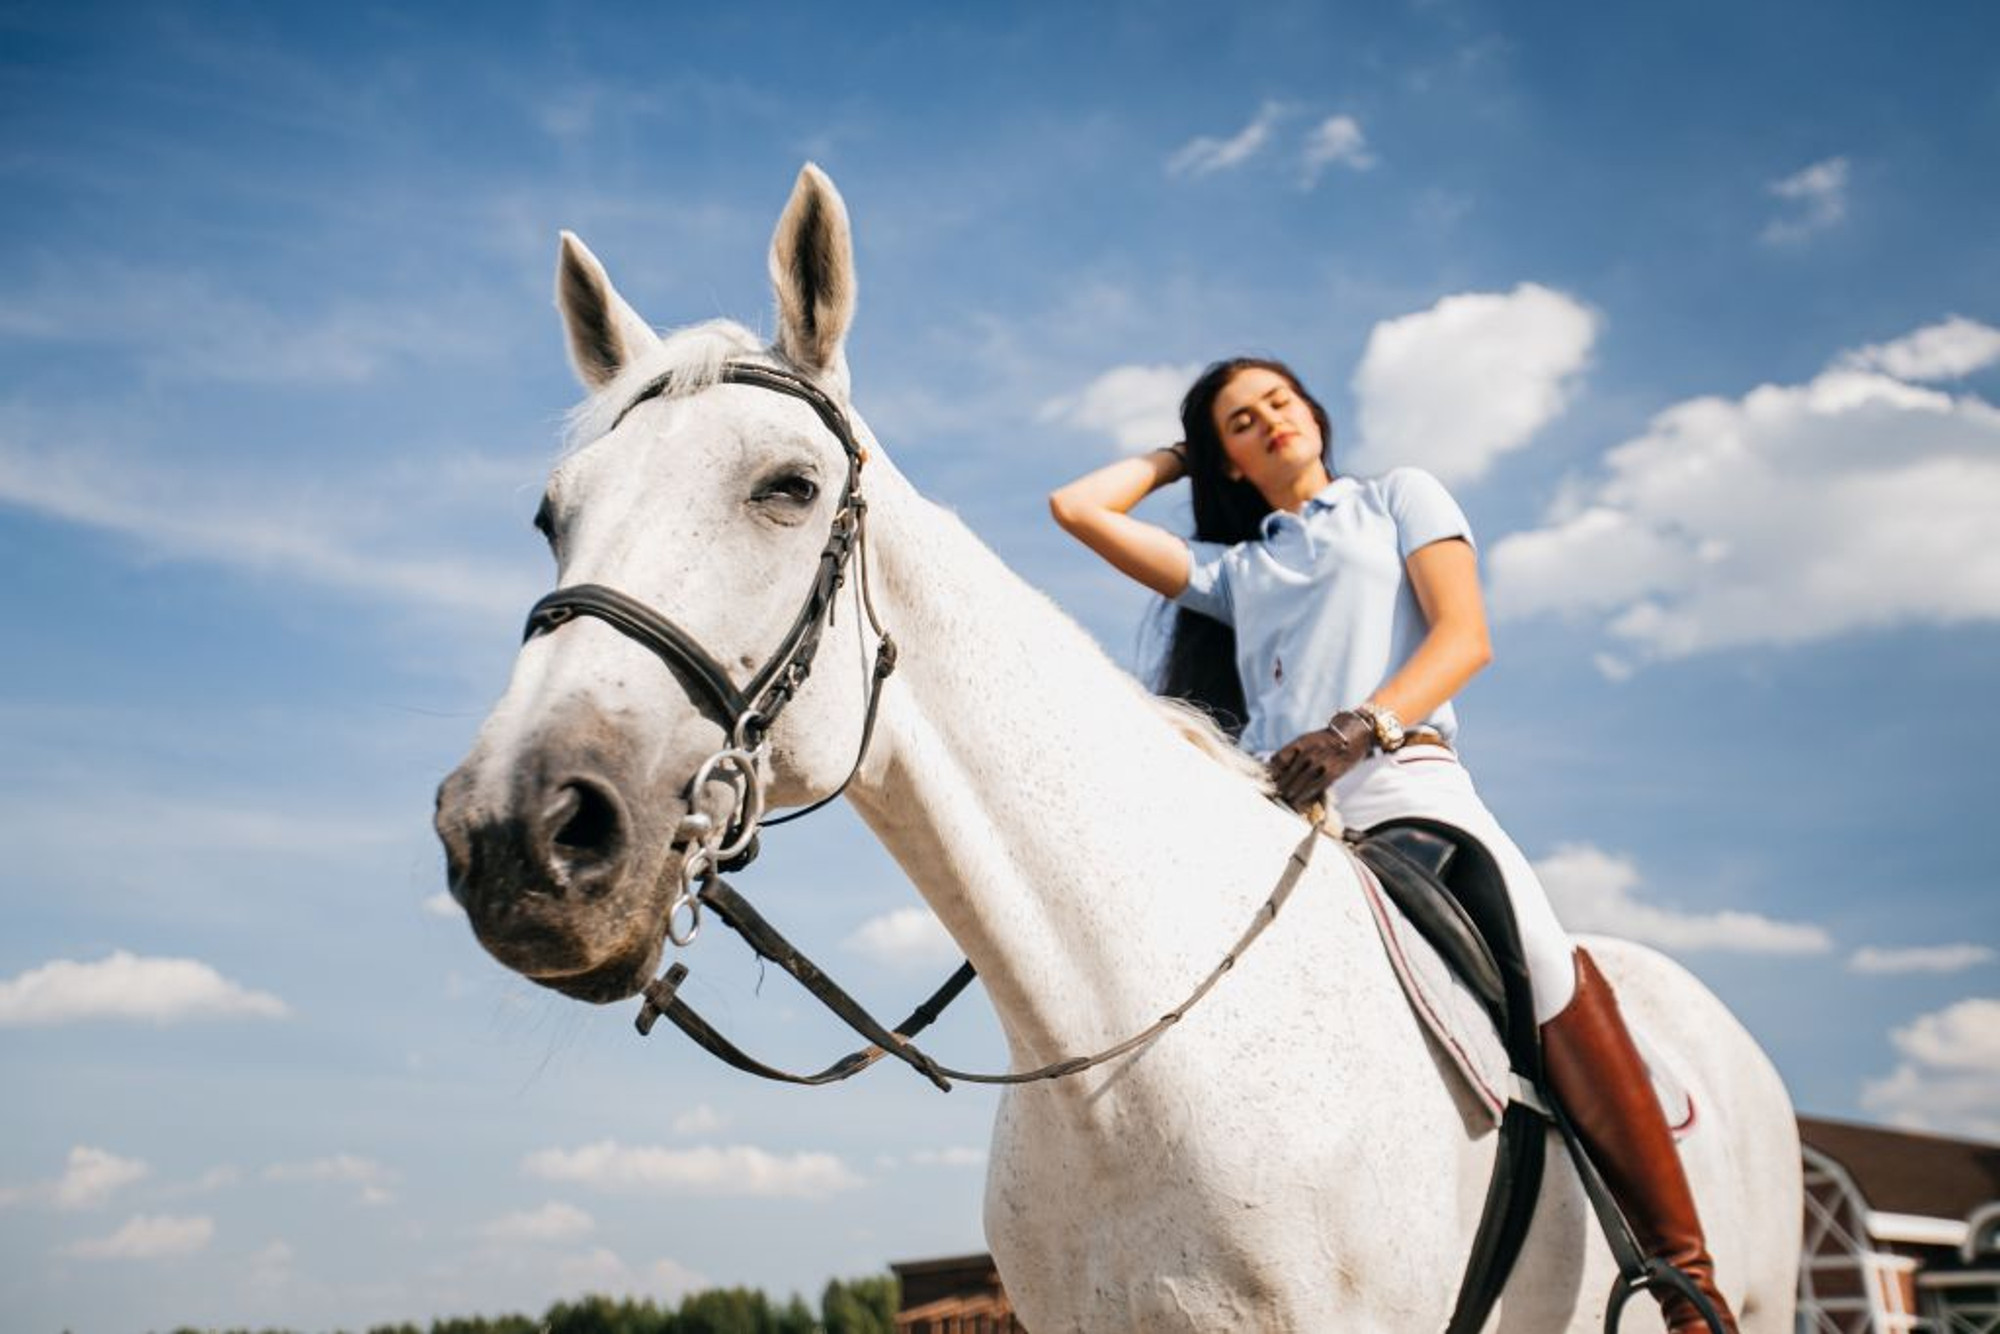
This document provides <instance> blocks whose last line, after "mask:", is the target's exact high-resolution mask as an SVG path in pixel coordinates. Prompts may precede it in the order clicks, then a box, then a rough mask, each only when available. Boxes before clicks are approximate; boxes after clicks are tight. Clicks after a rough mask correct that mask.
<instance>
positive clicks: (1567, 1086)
mask: <svg viewBox="0 0 2000 1334" xmlns="http://www.w3.org/2000/svg"><path fill="white" fill-rule="evenodd" d="M1181 429H1182V432H1183V436H1182V442H1181V443H1180V444H1177V445H1174V446H1172V447H1170V448H1166V449H1158V450H1154V451H1153V452H1152V453H1150V454H1145V455H1141V456H1139V457H1136V458H1126V459H1121V460H1119V461H1118V462H1116V463H1113V464H1110V465H1109V466H1107V467H1104V468H1100V469H1098V470H1097V471H1095V472H1092V473H1090V474H1088V475H1087V476H1084V477H1082V478H1079V479H1078V480H1076V481H1074V482H1071V483H1070V484H1069V485H1067V486H1065V487H1063V488H1062V489H1061V490H1059V491H1057V492H1055V494H1053V495H1052V496H1050V497H1049V508H1050V510H1051V511H1052V512H1053V514H1054V515H1055V518H1056V522H1057V523H1059V524H1061V525H1062V527H1063V528H1064V529H1065V530H1066V531H1068V532H1069V533H1070V534H1072V535H1073V536H1075V537H1076V538H1078V539H1079V540H1081V541H1082V542H1083V543H1084V544H1085V545H1086V546H1088V547H1089V548H1090V549H1091V550H1093V551H1095V552H1096V553H1097V554H1098V555H1100V556H1102V557H1103V558H1104V559H1105V560H1107V561H1109V562H1110V563H1111V564H1112V565H1113V566H1115V567H1116V568H1117V569H1118V570H1120V571H1121V572H1123V573H1124V574H1126V575H1128V576H1130V577H1131V578H1133V579H1135V580H1137V581H1138V582H1139V583H1142V584H1144V585H1145V586H1146V587H1148V588H1150V589H1152V590H1153V591H1154V592H1156V593H1158V594H1160V595H1161V596H1162V597H1165V598H1168V599H1171V600H1172V601H1173V602H1175V603H1177V604H1178V607H1179V610H1178V611H1177V612H1176V615H1175V622H1174V627H1173V633H1172V637H1171V640H1170V642H1169V645H1168V650H1167V657H1166V663H1165V667H1164V670H1163V672H1162V678H1163V679H1162V682H1161V685H1162V688H1163V690H1164V692H1165V693H1167V694H1170V695H1176V696H1180V697H1182V698H1186V699H1190V700H1193V701H1194V702H1196V703H1199V704H1202V705H1205V706H1207V707H1208V708H1209V709H1210V710H1211V711H1213V712H1214V713H1215V714H1216V715H1217V716H1218V717H1219V718H1221V719H1222V720H1223V721H1225V723H1233V724H1235V725H1238V726H1240V728H1241V733H1240V736H1239V738H1238V739H1239V742H1240V744H1241V745H1242V746H1243V748H1244V749H1246V750H1248V751H1250V752H1252V753H1253V754H1256V755H1259V756H1262V757H1267V759H1268V765H1269V770H1270V776H1271V781H1272V784H1273V786H1274V788H1275V789H1276V791H1277V793H1278V795H1279V796H1280V797H1282V798H1283V799H1284V800H1285V801H1286V802H1287V803H1288V804H1290V805H1291V806H1292V807H1293V808H1294V809H1297V810H1304V809H1305V808H1306V807H1308V806H1310V805H1311V804H1312V803H1314V802H1316V801H1318V800H1320V799H1321V798H1322V797H1323V796H1325V795H1328V790H1329V789H1331V797H1332V800H1333V803H1334V805H1335V807H1336V808H1337V809H1338V810H1339V811H1340V814H1341V817H1342V819H1343V820H1344V821H1345V822H1346V823H1347V824H1348V825H1350V826H1352V827H1355V828H1363V829H1365V828H1370V827H1372V826H1374V825H1377V824H1380V823H1382V822H1384V821H1386V820H1391V819H1395V818H1398V817H1403V816H1427V817H1429V818H1432V819H1437V820H1442V821H1444V822H1446V823H1449V824H1452V825H1455V826H1457V827H1458V828H1461V829H1464V830H1466V831H1468V832H1470V833H1471V834H1473V835H1474V836H1476V837H1477V838H1478V839H1479V840H1480V842H1482V843H1483V844H1484V845H1485V846H1486V848H1487V849H1488V850H1489V851H1490V852H1491V853H1492V854H1493V857H1494V859H1495V860H1496V861H1497V862H1498V863H1499V865H1500V869H1501V871H1502V873H1503V874H1504V876H1505V878H1506V882H1507V888H1508V894H1509V897H1510V899H1511V900H1512V903H1513V908H1514V914H1515V917H1516V919H1517V921H1518V923H1519V926H1520V934H1521V940H1522V945H1523V948H1524V951H1525V953H1526V955H1527V962H1528V971H1529V980H1530V985H1531V989H1532V991H1533V994H1534V1008H1535V1020H1536V1022H1537V1023H1539V1024H1540V1025H1541V1026H1542V1040H1543V1047H1544V1056H1545V1061H1546V1066H1547V1070H1548V1077H1549V1082H1550V1083H1551V1085H1553V1086H1554V1088H1555V1091H1556V1094H1557V1096H1558V1097H1559V1098H1560V1099H1561V1100H1562V1102H1563V1105H1564V1106H1565V1107H1566V1108H1567V1109H1568V1110H1569V1112H1570V1115H1571V1117H1572V1119H1573V1120H1574V1122H1575V1124H1576V1127H1577V1130H1578V1132H1579V1133H1580V1134H1581V1135H1582V1136H1583V1139H1584V1142H1585V1143H1586V1144H1587V1145H1588V1146H1589V1148H1590V1151H1591V1155H1592V1157H1593V1159H1594V1160H1595V1161H1596V1162H1597V1163H1598V1165H1599V1167H1600V1168H1601V1170H1602V1171H1603V1173H1604V1176H1605V1178H1606V1180H1607V1182H1608V1183H1609V1184H1610V1186H1611V1188H1612V1191H1613V1193H1614V1194H1615V1195H1616V1196H1617V1198H1618V1201H1619V1204H1620V1207H1621V1208H1622V1209H1623V1211H1624V1213H1625V1215H1626V1217H1627V1219H1628V1220H1629V1221H1630V1222H1631V1224H1632V1226H1633V1228H1634V1230H1635V1232H1636V1233H1637V1235H1638V1237H1639V1239H1640V1243H1641V1245H1642V1246H1644V1247H1645V1249H1646V1251H1647V1253H1648V1254H1649V1255H1652V1256H1657V1257H1659V1258H1661V1259H1665V1260H1667V1261H1668V1262H1670V1263H1672V1264H1673V1265H1674V1266H1676V1267H1677V1268H1679V1269H1680V1270H1681V1271H1682V1272H1683V1273H1685V1274H1687V1276H1688V1277H1689V1278H1690V1279H1692V1280H1694V1282H1695V1283H1696V1284H1698V1285H1699V1286H1700V1287H1701V1290H1702V1292H1703V1293H1704V1295H1706V1296H1707V1297H1708V1299H1709V1301H1710V1302H1712V1303H1713V1304H1714V1305H1715V1308H1716V1310H1717V1311H1719V1312H1721V1313H1722V1314H1723V1320H1724V1324H1725V1327H1726V1328H1727V1329H1729V1330H1730V1331H1734V1330H1735V1328H1736V1325H1735V1321H1734V1318H1733V1317H1732V1316H1730V1314H1729V1308H1728V1307H1727V1305H1726V1304H1725V1303H1724V1302H1723V1300H1722V1297H1721V1295H1720V1294H1719V1293H1718V1292H1717V1291H1716V1288H1715V1283H1714V1264H1713V1261H1712V1260H1711V1259H1710V1257H1709V1254H1708V1248H1707V1245H1706V1243H1705V1242H1704V1240H1703V1238H1702V1233H1701V1224H1700V1220H1699V1218H1698V1217H1697V1215H1696V1213H1695V1206H1694V1200H1693V1197H1692V1195H1691V1193H1690V1192H1689V1190H1688V1184H1687V1177H1686V1175H1685V1173H1684V1172H1683V1171H1682V1168H1681V1163H1680V1156H1679V1153H1678V1152H1677V1151H1676V1149H1675V1148H1674V1142H1673V1136H1672V1134H1671V1133H1670V1131H1669V1130H1668V1128H1667V1124H1666V1120H1665V1118H1664V1117H1663V1116H1662V1115H1661V1112H1660V1108H1659V1104H1658V1102H1657V1101H1656V1100H1655V1099H1654V1096H1653V1092H1652V1086H1651V1083H1650V1080H1649V1079H1648V1076H1647V1074H1646V1070H1645V1066H1644V1064H1643V1063H1642V1061H1641V1059H1640V1057H1639V1055H1638V1052H1637V1051H1636V1049H1635V1048H1634V1047H1633V1045H1632V1039H1631V1037H1630V1035H1629V1034H1628V1032H1627V1031H1626V1028H1625V1024H1624V1021H1623V1019H1622V1018H1621V1017H1620V1015H1619V1012H1618V1006H1617V1002H1616V1000H1615V998H1614V997H1613V996H1612V994H1611V990H1610V988H1609V986H1608V985H1607V984H1606V983H1605V981H1604V978H1603V976H1602V975H1601V974H1600V973H1599V972H1598V971H1597V968H1596V965H1595V964H1594V963H1593V962H1592V961H1591V958H1590V956H1589V954H1588V953H1586V952H1585V951H1583V950H1580V949H1577V948H1576V947H1575V946H1574V945H1573V944H1572V942H1571V941H1570V939H1569V937H1568V935H1567V933H1565V932H1564V930H1563V929H1562V926H1561V924H1560V923H1559V922H1557V920H1556V917H1555V913H1554V912H1553V911H1552V910H1551V909H1550V907H1549V901H1548V896H1547V894H1545V893H1544V892H1543V890H1542V887H1541V884H1540V882H1539V881H1538V880H1537V879H1536V878H1535V873H1534V870H1533V869H1532V868H1531V867H1530V866H1529V864H1528V861H1527V859H1526V858H1525V857H1524V856H1522V855H1521V852H1520V850H1519V849H1518V848H1516V847H1515V846H1514V844H1513V841H1512V840H1511V839H1509V838H1508V837H1507V835H1506V834H1505V833H1504V832H1503V831H1502V830H1501V828H1500V826H1499V824H1498V823H1497V822H1496V821H1495V820H1494V818H1493V816H1492V814H1491V813H1490V812H1489V811H1488V810H1487V809H1486V806H1485V804H1484V803H1483V802H1482V801H1481V800H1480V798H1479V795H1478V793H1477V792H1475V791H1474V789H1473V786H1472V780H1471V778H1470V777H1469V776H1468V775H1467V773H1466V771H1465V769H1464V767H1463V766H1462V765H1460V764H1459V762H1458V758H1457V755H1456V753H1455V751H1454V750H1453V747H1452V738H1453V737H1454V735H1455V734H1456V732H1457V727H1458V723H1457V716H1456V713H1455V712H1454V710H1453V708H1452V703H1451V701H1452V697H1453V696H1454V695H1456V694H1457V693H1458V692H1459V690H1460V689H1461V688H1463V687H1464V685H1465V683H1466V682H1467V681H1468V680H1470V679H1471V678H1472V676H1473V674H1474V673H1476V672H1477V671H1479V669H1480V668H1482V667H1484V666H1485V665H1486V664H1487V662H1488V661H1489V660H1490V658H1491V656H1492V653H1491V649H1490V647H1489V645H1488V642H1487V635H1486V613H1485V607H1484V602H1483V599H1482V598H1481V595H1480V591H1479V572H1478V565H1477V559H1476V556H1475V554H1474V551H1473V546H1472V534H1471V530H1470V528H1469V527H1468V525H1467V524H1466V521H1465V515H1464V514H1463V512H1461V511H1460V509H1459V507H1458V505H1457V504H1456V502H1454V501H1453V500H1452V498H1451V496H1450V495H1449V494H1448V493H1447V492H1446V491H1445V489H1444V487H1443V486H1442V485H1441V484H1440V483H1439V482H1438V481H1437V480H1436V479H1435V478H1433V477H1431V476H1430V475H1429V474H1428V473H1424V472H1420V471H1418V470H1416V469H1414V468H1399V469H1396V470H1394V471H1391V472H1389V473H1387V474H1385V475H1383V476H1381V477H1377V478H1355V477H1337V476H1335V475H1334V474H1333V472H1332V470H1331V468H1330V459H1331V453H1330V450H1329V448H1328V446H1329V444H1330V442H1331V437H1332V430H1331V427H1330V426H1329V425H1328V422H1327V416H1326V410H1325V409H1324V408H1322V407H1321V406H1320V405H1319V404H1318V403H1317V402H1316V401H1314V399H1313V398H1312V397H1311V395H1309V394H1307V393H1306V391H1305V389H1304V387H1303V386H1302V385H1300V383H1299V381H1298V378H1297V377H1296V376H1294V375H1293V374H1292V372H1291V371H1290V370H1289V369H1288V368H1286V367H1285V366H1284V365H1283V364H1281V363H1279V362H1275V361H1263V360H1258V359H1254V358H1241V359H1237V360H1233V361H1224V362H1218V363H1216V364H1215V365H1213V366H1210V367H1209V368H1208V369H1207V370H1206V371H1204V372H1203V373H1202V376H1201V378H1200V379H1198V380H1196V381H1195V383H1194V386H1193V387H1192V388H1190V389H1189V390H1188V392H1187V397H1186V398H1185V399H1183V400H1182V403H1181ZM1182 477H1186V478H1188V479H1189V482H1190V486H1191V489H1192V493H1193V501H1194V521H1195V540H1194V541H1192V542H1186V541H1183V540H1182V539H1181V538H1180V537H1178V536H1176V535H1175V534H1173V533H1171V532H1168V531H1167V530H1166V529H1164V528H1160V527H1157V526H1155V525H1153V524H1150V523H1146V522H1143V521H1141V520H1138V519H1134V518H1133V517H1132V516H1131V514H1130V513H1129V511H1130V510H1131V509H1132V507H1133V506H1135V505H1137V504H1138V503H1139V502H1140V501H1141V500H1143V499H1144V498H1145V497H1146V496H1148V495H1150V494H1151V493H1152V492H1154V491H1156V490H1158V489H1159V488H1161V487H1163V486H1166V485H1168V484H1170V483H1172V482H1175V481H1177V480H1179V479H1180V478H1182ZM1662 1306H1663V1307H1664V1309H1665V1311H1666V1315H1667V1323H1668V1326H1669V1328H1670V1329H1671V1330H1674V1331H1676V1332H1679V1331H1698V1330H1705V1329H1706V1328H1707V1326H1706V1324H1705V1322H1704V1321H1703V1320H1702V1318H1701V1316H1700V1314H1699V1312H1698V1311H1697V1310H1696V1309H1695V1307H1694V1306H1693V1304H1692V1303H1690V1302H1688V1301H1687V1300H1686V1299H1685V1298H1683V1297H1680V1296H1678V1295H1677V1294H1674V1295H1670V1296H1663V1297H1662Z"/></svg>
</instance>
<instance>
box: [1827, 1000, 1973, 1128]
mask: <svg viewBox="0 0 2000 1334" xmlns="http://www.w3.org/2000/svg"><path fill="white" fill-rule="evenodd" d="M1891 1041H1893V1042H1894V1043H1895V1045H1896V1049H1897V1050H1898V1051H1899V1052H1901V1053H1902V1055H1903V1057H1904V1060H1903V1062H1902V1064H1900V1065H1898V1066H1897V1067H1896V1070H1895V1072H1894V1073H1892V1074H1891V1075H1889V1077H1888V1078H1886V1079H1881V1080H1874V1081H1871V1082H1869V1083H1868V1084H1867V1085H1865V1086H1864V1087H1863V1089H1862V1091H1861V1105H1862V1106H1863V1107H1866V1108H1867V1109H1868V1110H1869V1111H1871V1112H1875V1113H1877V1114H1879V1115H1882V1116H1885V1117H1887V1118H1888V1119H1889V1120H1890V1121H1891V1122H1893V1123H1894V1124H1896V1125H1899V1126H1905V1127H1907V1128H1909V1129H1913V1130H1931V1131H1936V1132H1939V1133H1942V1134H1965V1135H1981V1136H1984V1137H1986V1138H1989V1139H2000V1000H1994V999H1991V998H1988V997H1974V998H1971V999H1967V1000H1962V1001H1959V1002H1957V1003H1956V1004H1953V1005H1948V1006H1946V1007H1945V1008H1944V1009H1942V1010H1937V1011H1934V1012H1932V1013H1930V1014H1926V1015H1922V1016H1920V1017H1919V1018H1917V1019H1916V1020H1915V1021H1914V1022H1912V1023H1911V1024H1910V1025H1909V1026H1907V1027H1905V1028H1899V1029H1897V1030H1896V1031H1895V1032H1894V1033H1893V1034H1891Z"/></svg>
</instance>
